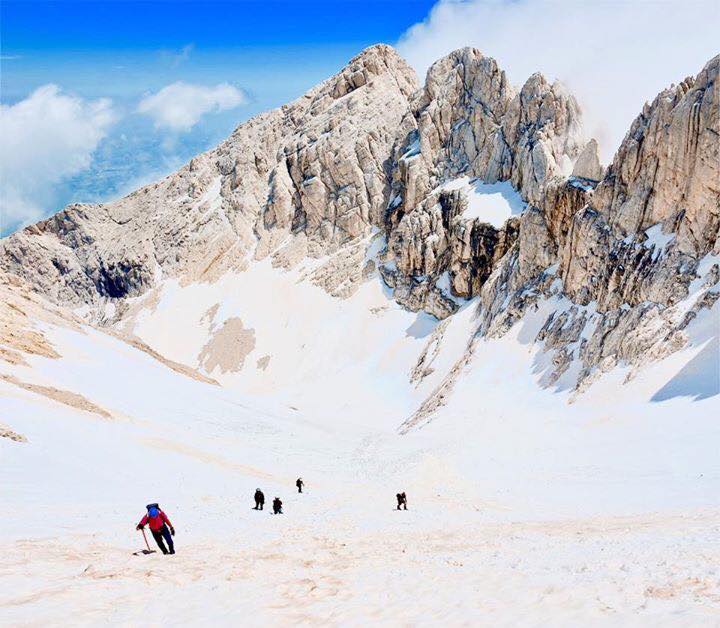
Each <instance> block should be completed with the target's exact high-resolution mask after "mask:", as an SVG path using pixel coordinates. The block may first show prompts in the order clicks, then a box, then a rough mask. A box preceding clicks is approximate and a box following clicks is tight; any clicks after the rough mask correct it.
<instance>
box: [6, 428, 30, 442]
mask: <svg viewBox="0 0 720 628" xmlns="http://www.w3.org/2000/svg"><path fill="white" fill-rule="evenodd" d="M0 438H9V439H10V440H14V441H15V442H16V443H27V442H28V440H27V438H25V437H24V436H23V435H22V434H18V433H17V432H13V431H12V430H11V429H10V428H9V427H7V426H5V425H2V424H0Z"/></svg>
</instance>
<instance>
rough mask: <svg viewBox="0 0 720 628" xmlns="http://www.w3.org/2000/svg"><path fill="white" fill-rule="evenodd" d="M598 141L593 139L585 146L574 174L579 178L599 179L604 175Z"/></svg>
mask: <svg viewBox="0 0 720 628" xmlns="http://www.w3.org/2000/svg"><path fill="white" fill-rule="evenodd" d="M598 150H599V149H598V145H597V142H596V141H595V140H594V139H592V140H590V141H589V142H588V143H587V144H585V148H583V150H582V152H581V153H580V156H579V157H578V159H577V161H576V162H575V165H574V166H573V171H572V174H573V176H574V177H577V178H579V179H590V180H591V181H599V180H600V179H602V176H603V169H602V166H601V165H600V156H599V152H598Z"/></svg>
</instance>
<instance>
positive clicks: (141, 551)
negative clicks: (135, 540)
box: [134, 528, 155, 556]
mask: <svg viewBox="0 0 720 628" xmlns="http://www.w3.org/2000/svg"><path fill="white" fill-rule="evenodd" d="M140 532H142V535H143V539H145V547H147V549H144V550H140V551H139V552H134V555H135V556H139V555H140V554H154V553H155V550H151V549H150V544H149V543H148V540H147V536H145V528H140Z"/></svg>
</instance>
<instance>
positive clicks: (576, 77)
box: [397, 0, 720, 163]
mask: <svg viewBox="0 0 720 628" xmlns="http://www.w3.org/2000/svg"><path fill="white" fill-rule="evenodd" d="M719 32H720V2H717V0H709V1H696V2H693V1H688V2H659V1H658V2H652V1H649V2H641V1H637V2H631V1H629V0H626V1H624V2H601V1H597V2H581V1H577V0H558V1H555V2H548V1H540V0H520V1H500V0H466V1H458V0H441V1H440V2H438V3H437V4H436V5H435V6H434V7H433V9H432V11H431V12H430V14H429V16H428V17H427V18H426V19H425V21H423V22H421V23H419V24H416V25H414V26H412V27H411V28H410V29H409V30H408V31H406V33H405V34H404V35H403V36H402V37H401V39H400V41H399V42H398V44H397V47H398V50H399V52H400V53H401V54H402V55H403V56H404V57H405V58H406V59H407V60H408V61H409V62H410V64H411V65H413V67H414V68H415V69H416V70H417V72H418V73H419V74H420V76H424V75H425V72H426V71H427V68H428V67H429V66H430V64H431V63H432V62H433V61H435V60H437V59H438V58H440V57H442V56H443V55H445V54H447V53H448V52H451V51H452V50H455V49H456V48H461V47H463V46H474V47H476V48H478V49H480V50H481V51H482V52H483V53H484V54H486V55H488V56H491V57H494V58H495V59H496V60H497V61H498V63H499V64H500V67H502V68H503V69H504V70H505V71H506V72H507V74H508V77H509V78H510V81H511V82H512V83H514V84H516V85H521V84H522V83H523V82H524V81H525V80H526V79H527V77H529V76H530V75H531V74H532V73H533V72H537V71H541V72H542V73H543V74H545V76H546V77H548V78H549V79H551V80H552V79H556V78H557V79H560V80H561V81H562V82H563V83H565V84H566V85H567V86H568V88H569V89H570V90H571V91H572V93H573V94H574V95H575V96H576V98H577V99H578V101H579V102H580V105H581V106H582V108H583V111H584V113H585V130H586V133H587V135H588V136H592V137H595V138H596V139H597V140H598V143H599V144H600V149H601V156H602V159H603V161H604V162H606V163H607V162H609V161H610V160H611V158H612V155H613V153H614V152H615V150H616V149H617V147H618V146H619V144H620V142H621V141H622V138H623V137H624V135H625V133H626V132H627V131H628V129H629V128H630V124H631V123H632V121H633V119H634V118H635V117H636V116H637V115H638V114H639V113H640V111H641V109H642V107H643V104H644V103H645V102H646V101H650V100H652V99H653V98H654V97H655V96H656V95H657V93H658V92H659V91H661V90H662V89H664V88H665V87H668V86H669V85H670V84H671V83H677V82H679V81H681V80H682V79H684V78H685V77H686V76H689V75H694V74H697V73H698V72H699V71H700V70H701V69H702V67H703V65H704V64H705V63H706V62H707V61H708V60H709V59H710V58H712V57H713V56H714V55H715V54H717V52H718V48H720V46H718V43H717V42H718V33H719Z"/></svg>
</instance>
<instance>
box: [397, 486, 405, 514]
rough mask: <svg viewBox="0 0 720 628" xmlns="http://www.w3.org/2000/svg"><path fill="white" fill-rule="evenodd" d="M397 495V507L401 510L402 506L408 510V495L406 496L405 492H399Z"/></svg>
mask: <svg viewBox="0 0 720 628" xmlns="http://www.w3.org/2000/svg"><path fill="white" fill-rule="evenodd" d="M395 497H397V502H398V505H397V509H398V510H400V507H401V506H402V509H403V510H407V497H406V496H405V492H404V491H403V492H402V493H398V494H397V495H396V496H395Z"/></svg>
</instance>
